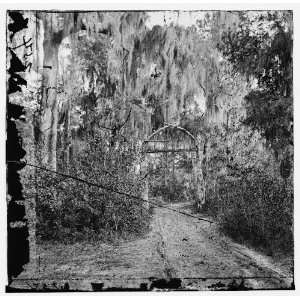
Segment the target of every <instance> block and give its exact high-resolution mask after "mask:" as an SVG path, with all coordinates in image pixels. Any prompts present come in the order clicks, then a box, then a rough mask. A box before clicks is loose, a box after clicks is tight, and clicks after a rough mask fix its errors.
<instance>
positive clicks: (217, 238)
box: [13, 203, 292, 290]
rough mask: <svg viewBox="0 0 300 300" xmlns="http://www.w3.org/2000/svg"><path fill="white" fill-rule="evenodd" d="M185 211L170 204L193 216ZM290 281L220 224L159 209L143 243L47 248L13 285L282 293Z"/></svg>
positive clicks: (280, 269) (286, 272)
mask: <svg viewBox="0 0 300 300" xmlns="http://www.w3.org/2000/svg"><path fill="white" fill-rule="evenodd" d="M185 206H186V204H184V203H179V204H173V205H171V207H172V208H174V209H177V210H183V211H188V210H187V208H185ZM291 276H292V273H291V271H290V270H289V267H288V264H287V265H286V266H282V265H277V264H275V263H274V261H272V259H271V258H270V257H267V256H264V255H261V254H259V253H257V252H255V251H253V250H251V249H249V248H247V247H245V246H241V245H238V244H236V243H234V242H232V241H231V240H230V239H229V238H227V237H225V236H223V235H222V234H220V233H219V231H218V229H217V226H216V225H215V224H210V223H207V222H204V221H199V220H197V219H193V218H190V217H188V216H184V215H181V214H178V213H176V212H172V211H169V210H166V209H158V208H157V209H155V211H154V215H153V220H152V225H151V231H150V232H149V233H148V234H147V236H146V237H145V238H144V239H139V240H135V241H131V242H124V243H120V244H118V245H106V244H98V245H87V244H86V245H82V244H76V245H72V246H63V245H56V246H53V245H51V246H50V245H48V246H43V247H42V248H40V253H39V259H38V265H37V266H36V270H35V272H24V274H22V275H21V276H19V278H18V279H17V280H15V281H14V283H13V286H20V285H22V286H23V287H24V288H25V287H26V286H27V288H28V287H29V286H30V287H33V286H34V287H39V288H40V287H44V288H45V287H47V288H50V289H52V288H55V287H62V286H64V285H65V284H66V282H67V287H68V288H70V289H83V290H91V289H92V285H91V282H92V283H94V284H93V287H94V289H109V288H125V287H126V288H142V289H156V288H159V289H164V288H170V289H173V288H174V289H191V290H207V289H211V290H218V289H222V290H223V289H225V290H226V289H233V290H234V289H239V290H240V289H280V288H290V287H291V284H292V277H291ZM29 277H31V279H29ZM26 278H27V279H26Z"/></svg>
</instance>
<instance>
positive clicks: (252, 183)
mask: <svg viewBox="0 0 300 300" xmlns="http://www.w3.org/2000/svg"><path fill="white" fill-rule="evenodd" d="M206 201H207V202H206V205H205V208H204V209H205V210H206V211H207V212H209V213H211V214H213V215H215V216H216V217H217V218H218V220H219V222H220V228H221V229H222V231H224V232H225V233H226V234H228V235H230V236H231V237H232V238H234V239H236V240H238V241H245V242H249V243H251V244H252V245H254V246H260V247H261V246H262V247H263V248H264V249H266V250H267V251H268V252H269V253H271V254H272V253H273V252H274V251H278V250H282V251H292V250H293V230H292V226H293V189H292V184H291V183H288V182H285V181H284V180H282V179H281V178H274V177H271V176H270V175H268V174H265V173H263V172H259V171H258V170H256V171H254V172H251V173H249V174H247V175H245V176H243V177H240V178H228V177H223V178H221V179H219V180H218V181H217V183H216V187H215V188H212V187H210V188H208V190H207V200H206Z"/></svg>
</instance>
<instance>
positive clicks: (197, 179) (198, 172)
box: [193, 136, 205, 210]
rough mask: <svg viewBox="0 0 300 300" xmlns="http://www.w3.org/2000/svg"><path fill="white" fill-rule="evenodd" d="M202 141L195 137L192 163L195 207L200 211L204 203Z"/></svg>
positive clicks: (200, 138)
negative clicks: (194, 153) (195, 144)
mask: <svg viewBox="0 0 300 300" xmlns="http://www.w3.org/2000/svg"><path fill="white" fill-rule="evenodd" d="M203 150H204V141H203V139H202V137H201V136H199V137H197V152H196V159H195V161H193V174H194V184H195V187H196V193H197V198H196V205H197V209H198V210H201V209H202V207H203V205H204V203H205V180H204V176H203V170H202V161H203V159H204V153H203Z"/></svg>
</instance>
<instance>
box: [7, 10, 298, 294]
mask: <svg viewBox="0 0 300 300" xmlns="http://www.w3.org/2000/svg"><path fill="white" fill-rule="evenodd" d="M70 8H71V6H70ZM293 27H294V26H293V11H292V10H267V9H266V10H154V11H152V10H114V11H108V10H106V11H105V10H92V11H87V10H81V11H80V10H76V11H75V10H16V9H14V10H7V11H6V174H7V177H6V185H7V197H6V204H7V277H8V279H7V285H6V292H7V293H8V292H10V293H19V292H44V293H45V292H46V293H49V292H76V291H81V292H82V291H83V292H85V291H86V292H100V291H246V290H247V291H249V290H294V289H295V281H294V135H293V131H294V130H293Z"/></svg>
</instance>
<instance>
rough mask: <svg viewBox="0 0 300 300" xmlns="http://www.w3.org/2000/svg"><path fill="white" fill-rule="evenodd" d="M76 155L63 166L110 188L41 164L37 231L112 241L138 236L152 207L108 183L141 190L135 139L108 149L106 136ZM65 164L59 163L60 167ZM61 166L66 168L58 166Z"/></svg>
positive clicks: (50, 236)
mask: <svg viewBox="0 0 300 300" xmlns="http://www.w3.org/2000/svg"><path fill="white" fill-rule="evenodd" d="M88 145H89V147H88V148H87V149H85V150H83V151H81V152H80V153H78V154H77V155H76V157H74V159H73V161H72V162H71V163H70V165H69V167H68V168H67V169H66V168H65V166H64V170H63V171H64V172H65V173H69V174H70V175H72V176H75V177H79V178H82V179H84V180H86V181H89V182H93V183H96V184H98V185H101V186H104V187H106V188H108V190H106V189H101V188H99V187H95V186H90V185H87V184H86V183H83V182H80V181H76V180H74V179H70V178H64V177H63V176H60V175H55V174H54V175H51V173H48V172H44V171H42V170H37V178H38V181H37V185H36V191H37V195H38V198H37V201H36V212H37V237H38V239H39V240H55V241H65V242H75V241H79V240H102V241H113V240H115V239H117V238H128V237H131V236H137V235H139V234H142V233H143V232H144V231H145V230H147V228H148V226H149V223H150V211H149V210H147V209H146V208H144V206H143V205H144V203H143V202H141V201H138V200H137V199H133V198H131V197H128V196H125V195H120V194H117V193H114V192H112V191H111V190H109V189H113V190H118V191H121V192H124V193H127V194H132V195H135V196H140V195H141V191H142V189H143V184H142V182H141V181H137V180H136V175H135V173H134V171H133V164H134V161H135V159H136V155H137V153H136V151H137V149H136V148H135V146H134V145H133V144H131V145H123V146H120V147H118V148H117V147H116V148H115V149H108V150H105V147H104V145H103V143H102V142H101V140H96V139H95V140H93V141H90V142H89V143H88ZM62 167H63V166H60V169H61V168H62ZM59 171H61V170H59Z"/></svg>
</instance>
